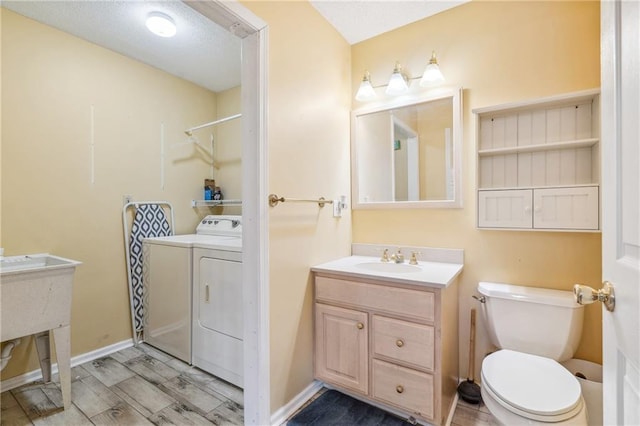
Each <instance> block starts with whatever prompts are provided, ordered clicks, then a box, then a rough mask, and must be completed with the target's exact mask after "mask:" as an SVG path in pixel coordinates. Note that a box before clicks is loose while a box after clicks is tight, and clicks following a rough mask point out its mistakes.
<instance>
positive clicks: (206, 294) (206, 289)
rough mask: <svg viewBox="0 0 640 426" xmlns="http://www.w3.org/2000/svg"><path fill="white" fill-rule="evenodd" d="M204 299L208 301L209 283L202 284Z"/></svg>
mask: <svg viewBox="0 0 640 426" xmlns="http://www.w3.org/2000/svg"><path fill="white" fill-rule="evenodd" d="M204 301H205V302H206V303H209V284H205V285H204Z"/></svg>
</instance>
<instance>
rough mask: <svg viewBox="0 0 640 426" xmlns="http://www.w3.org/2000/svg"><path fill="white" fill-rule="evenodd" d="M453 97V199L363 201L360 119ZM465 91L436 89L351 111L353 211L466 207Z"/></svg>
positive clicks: (459, 89) (460, 89)
mask: <svg viewBox="0 0 640 426" xmlns="http://www.w3.org/2000/svg"><path fill="white" fill-rule="evenodd" d="M444 98H451V99H452V103H453V128H452V141H453V155H452V159H453V163H454V168H453V199H451V200H420V201H373V202H366V203H365V202H360V193H359V186H360V185H359V183H360V182H359V178H358V171H359V168H358V147H357V145H358V144H357V134H356V127H357V126H356V122H357V119H358V117H359V116H362V115H368V114H372V113H376V112H382V111H388V110H392V109H398V108H403V107H407V106H412V105H417V104H422V103H425V102H430V101H436V100H439V99H444ZM461 171H462V88H456V89H452V88H441V89H434V90H430V91H429V92H426V93H424V94H420V95H416V96H404V97H402V98H400V99H397V100H394V101H391V102H383V103H376V104H375V105H373V106H369V105H367V106H365V107H362V108H358V109H355V110H353V111H352V112H351V204H352V208H353V209H397V208H462V177H461V176H462V173H461Z"/></svg>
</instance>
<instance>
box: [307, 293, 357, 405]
mask: <svg viewBox="0 0 640 426" xmlns="http://www.w3.org/2000/svg"><path fill="white" fill-rule="evenodd" d="M315 308H316V313H315V316H316V322H315V327H316V330H315V332H316V347H315V353H316V358H315V375H316V378H318V379H320V380H323V381H325V382H327V383H331V384H335V385H339V386H344V387H345V388H348V389H351V390H354V391H357V392H359V393H362V394H364V395H366V394H367V393H368V388H369V377H368V369H369V350H368V347H369V340H368V338H367V335H368V333H369V331H368V330H369V326H368V320H367V318H368V316H367V314H366V313H365V312H360V311H355V310H351V309H343V308H338V307H335V306H329V305H325V304H322V303H316V305H315Z"/></svg>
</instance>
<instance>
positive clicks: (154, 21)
mask: <svg viewBox="0 0 640 426" xmlns="http://www.w3.org/2000/svg"><path fill="white" fill-rule="evenodd" d="M146 25H147V28H148V29H149V31H151V32H152V33H154V34H155V35H157V36H160V37H173V36H174V35H176V23H175V22H174V21H173V19H172V18H171V17H170V16H169V15H166V14H164V13H162V12H151V13H150V14H149V16H148V17H147V22H146Z"/></svg>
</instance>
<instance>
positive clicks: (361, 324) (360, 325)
mask: <svg viewBox="0 0 640 426" xmlns="http://www.w3.org/2000/svg"><path fill="white" fill-rule="evenodd" d="M356 327H358V330H362V329H363V328H364V324H363V323H361V322H359V323H358V325H356Z"/></svg>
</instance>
